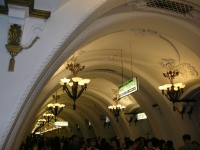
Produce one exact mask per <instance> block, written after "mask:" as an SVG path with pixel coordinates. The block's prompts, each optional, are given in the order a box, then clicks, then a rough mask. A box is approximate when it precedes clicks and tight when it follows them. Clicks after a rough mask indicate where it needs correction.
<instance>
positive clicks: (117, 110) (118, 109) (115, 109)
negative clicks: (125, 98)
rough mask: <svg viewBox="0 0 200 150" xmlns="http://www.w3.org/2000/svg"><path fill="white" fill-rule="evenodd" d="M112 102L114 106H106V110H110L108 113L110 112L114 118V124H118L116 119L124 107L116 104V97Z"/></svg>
mask: <svg viewBox="0 0 200 150" xmlns="http://www.w3.org/2000/svg"><path fill="white" fill-rule="evenodd" d="M113 100H114V101H115V102H116V105H111V106H108V109H110V112H112V113H113V115H114V116H115V117H116V122H118V117H119V116H120V114H121V113H122V112H123V111H124V109H125V106H123V105H120V104H118V101H119V99H118V97H115V98H114V99H113Z"/></svg>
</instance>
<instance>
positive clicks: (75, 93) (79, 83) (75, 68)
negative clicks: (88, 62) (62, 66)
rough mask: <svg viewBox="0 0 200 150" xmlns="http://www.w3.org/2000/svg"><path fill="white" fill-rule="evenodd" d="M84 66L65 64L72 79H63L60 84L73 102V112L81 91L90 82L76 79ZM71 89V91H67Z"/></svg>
mask: <svg viewBox="0 0 200 150" xmlns="http://www.w3.org/2000/svg"><path fill="white" fill-rule="evenodd" d="M84 68H85V66H81V65H80V64H79V63H75V62H74V63H71V64H67V67H66V69H68V70H70V71H71V72H72V74H73V77H72V79H71V81H70V79H67V78H64V79H61V82H60V84H61V85H62V86H63V91H65V92H66V93H67V95H68V96H69V97H70V98H71V99H72V100H73V101H74V104H73V110H76V104H75V102H76V100H77V98H79V97H80V96H81V94H82V93H83V91H85V90H86V89H87V84H88V83H89V82H90V79H82V78H80V77H77V74H78V72H79V71H82V70H83V69H84ZM70 87H71V90H70V89H69V88H70Z"/></svg>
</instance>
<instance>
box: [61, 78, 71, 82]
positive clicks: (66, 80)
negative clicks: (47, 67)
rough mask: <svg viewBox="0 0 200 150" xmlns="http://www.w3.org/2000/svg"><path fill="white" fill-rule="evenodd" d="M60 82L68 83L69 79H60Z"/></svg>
mask: <svg viewBox="0 0 200 150" xmlns="http://www.w3.org/2000/svg"><path fill="white" fill-rule="evenodd" d="M60 81H61V82H62V83H68V82H69V81H70V79H67V78H63V79H60Z"/></svg>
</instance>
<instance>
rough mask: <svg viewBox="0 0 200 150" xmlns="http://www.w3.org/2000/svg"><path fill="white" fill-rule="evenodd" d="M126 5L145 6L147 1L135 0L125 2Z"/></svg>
mask: <svg viewBox="0 0 200 150" xmlns="http://www.w3.org/2000/svg"><path fill="white" fill-rule="evenodd" d="M126 6H129V7H130V6H131V7H133V8H145V7H147V2H146V1H145V0H136V1H132V2H129V3H127V4H126Z"/></svg>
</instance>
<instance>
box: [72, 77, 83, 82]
mask: <svg viewBox="0 0 200 150" xmlns="http://www.w3.org/2000/svg"><path fill="white" fill-rule="evenodd" d="M72 80H73V81H74V82H79V81H81V80H82V78H80V77H73V78H72Z"/></svg>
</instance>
